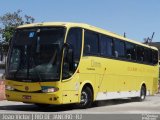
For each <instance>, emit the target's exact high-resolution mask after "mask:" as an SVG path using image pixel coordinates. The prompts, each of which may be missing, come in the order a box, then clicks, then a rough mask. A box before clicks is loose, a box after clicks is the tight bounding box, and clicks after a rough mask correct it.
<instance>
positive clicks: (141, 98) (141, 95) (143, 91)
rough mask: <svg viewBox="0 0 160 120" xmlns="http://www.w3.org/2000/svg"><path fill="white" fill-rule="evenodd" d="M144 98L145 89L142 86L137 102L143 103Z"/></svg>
mask: <svg viewBox="0 0 160 120" xmlns="http://www.w3.org/2000/svg"><path fill="white" fill-rule="evenodd" d="M145 98H146V88H145V87H144V86H142V87H141V94H140V97H139V101H143V100H145Z"/></svg>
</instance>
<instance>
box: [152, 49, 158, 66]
mask: <svg viewBox="0 0 160 120" xmlns="http://www.w3.org/2000/svg"><path fill="white" fill-rule="evenodd" d="M152 59H153V61H152V63H153V64H154V65H155V64H157V63H158V51H156V50H153V51H152Z"/></svg>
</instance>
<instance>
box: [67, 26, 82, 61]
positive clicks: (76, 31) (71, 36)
mask: <svg viewBox="0 0 160 120" xmlns="http://www.w3.org/2000/svg"><path fill="white" fill-rule="evenodd" d="M67 43H69V44H70V45H71V47H72V49H73V51H74V60H79V59H80V54H81V46H82V30H81V29H80V28H71V29H70V30H69V33H68V37H67Z"/></svg>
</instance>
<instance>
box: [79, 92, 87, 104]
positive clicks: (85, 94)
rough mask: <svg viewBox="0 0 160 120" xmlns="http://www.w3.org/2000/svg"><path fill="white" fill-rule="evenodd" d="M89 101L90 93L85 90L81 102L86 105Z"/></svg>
mask: <svg viewBox="0 0 160 120" xmlns="http://www.w3.org/2000/svg"><path fill="white" fill-rule="evenodd" d="M87 102H88V95H87V93H86V92H85V91H83V92H82V94H81V104H83V105H86V104H87Z"/></svg>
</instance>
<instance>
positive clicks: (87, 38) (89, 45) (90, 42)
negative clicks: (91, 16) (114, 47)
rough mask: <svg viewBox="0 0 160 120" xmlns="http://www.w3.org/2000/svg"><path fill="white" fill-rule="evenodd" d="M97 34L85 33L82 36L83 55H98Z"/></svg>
mask: <svg viewBox="0 0 160 120" xmlns="http://www.w3.org/2000/svg"><path fill="white" fill-rule="evenodd" d="M98 39H99V37H98V34H97V33H94V32H91V31H88V30H86V31H85V34H84V55H96V54H98Z"/></svg>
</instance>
